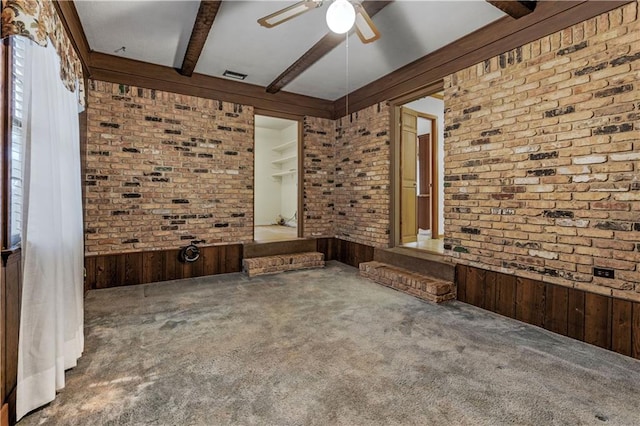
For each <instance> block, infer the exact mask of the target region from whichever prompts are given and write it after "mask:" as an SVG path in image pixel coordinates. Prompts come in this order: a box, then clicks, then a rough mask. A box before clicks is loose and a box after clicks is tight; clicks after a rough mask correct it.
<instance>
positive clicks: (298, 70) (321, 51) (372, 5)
mask: <svg viewBox="0 0 640 426" xmlns="http://www.w3.org/2000/svg"><path fill="white" fill-rule="evenodd" d="M390 3H392V1H364V2H362V6H363V7H364V10H365V11H366V12H367V14H369V16H370V17H373V16H374V15H375V14H376V13H378V12H380V11H381V10H382V9H384V8H385V6H387V5H388V4H390ZM344 40H345V36H344V35H342V34H336V33H333V32H331V31H330V32H328V33H327V34H326V35H325V36H324V37H322V38H321V39H320V40H319V41H318V42H317V43H316V44H314V45H313V46H312V47H311V48H310V49H309V50H307V51H306V52H305V53H303V54H302V56H300V57H299V58H298V59H297V60H296V61H295V62H294V63H293V64H291V65H290V66H289V67H288V68H287V69H286V70H284V71H283V72H282V73H281V74H280V75H279V76H278V77H276V78H275V80H273V81H272V82H271V83H270V84H269V85H268V86H267V89H266V90H267V93H278V92H279V91H280V90H282V89H283V88H284V87H285V86H287V85H288V84H289V83H291V82H292V81H293V80H295V79H296V77H298V76H299V75H300V74H302V73H303V72H304V71H306V70H307V69H308V68H309V67H310V66H311V65H313V64H315V63H316V62H318V61H319V60H320V59H321V58H322V57H324V56H325V55H326V54H327V53H329V52H331V51H332V50H333V49H335V48H336V47H337V46H339V45H340V43H342V42H343V41H344Z"/></svg>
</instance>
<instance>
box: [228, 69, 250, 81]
mask: <svg viewBox="0 0 640 426" xmlns="http://www.w3.org/2000/svg"><path fill="white" fill-rule="evenodd" d="M222 75H223V76H225V77H229V78H234V79H236V80H244V79H245V78H247V74H242V73H240V72H235V71H229V70H225V71H224V72H223V73H222Z"/></svg>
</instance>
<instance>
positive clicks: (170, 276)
mask: <svg viewBox="0 0 640 426" xmlns="http://www.w3.org/2000/svg"><path fill="white" fill-rule="evenodd" d="M179 254H180V251H179V250H177V249H172V250H157V251H147V252H135V253H122V254H109V255H98V256H87V257H85V260H84V264H85V270H86V276H85V290H91V289H96V288H109V287H118V286H122V285H136V284H147V283H153V282H159V281H168V280H174V279H180V278H193V277H201V276H205V275H215V274H225V273H229V272H240V271H241V270H242V245H241V244H230V245H220V246H208V247H202V248H200V258H199V259H198V260H196V261H195V262H193V263H184V262H181V261H180V259H179Z"/></svg>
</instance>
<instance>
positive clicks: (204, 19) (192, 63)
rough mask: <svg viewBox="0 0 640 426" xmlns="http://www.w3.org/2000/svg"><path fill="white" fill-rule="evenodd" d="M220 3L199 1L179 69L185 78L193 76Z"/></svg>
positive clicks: (217, 0)
mask: <svg viewBox="0 0 640 426" xmlns="http://www.w3.org/2000/svg"><path fill="white" fill-rule="evenodd" d="M221 3H222V2H221V1H219V0H206V1H205V0H201V1H200V7H199V8H198V15H197V16H196V21H195V22H194V23H193V29H192V30H191V37H190V38H189V44H188V45H187V51H186V52H185V54H184V59H183V60H182V67H180V74H182V75H185V76H187V77H191V75H193V70H194V69H195V68H196V64H197V63H198V59H200V54H202V49H203V48H204V44H205V43H206V42H207V37H209V32H210V31H211V27H212V26H213V21H215V19H216V15H217V14H218V10H220V4H221Z"/></svg>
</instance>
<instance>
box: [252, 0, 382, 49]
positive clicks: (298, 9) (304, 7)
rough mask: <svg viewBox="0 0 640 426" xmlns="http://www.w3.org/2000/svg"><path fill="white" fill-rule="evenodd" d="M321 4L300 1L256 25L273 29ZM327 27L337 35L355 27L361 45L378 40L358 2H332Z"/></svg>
mask: <svg viewBox="0 0 640 426" xmlns="http://www.w3.org/2000/svg"><path fill="white" fill-rule="evenodd" d="M323 3H324V0H302V1H300V2H298V3H295V4H293V5H291V6H289V7H285V8H284V9H281V10H278V11H277V12H274V13H272V14H271V15H267V16H264V17H262V18H260V19H258V23H259V24H260V25H262V26H263V27H266V28H273V27H275V26H276V25H280V24H282V23H284V22H287V21H288V20H290V19H293V18H295V17H296V16H300V15H302V14H303V13H305V12H308V11H310V10H312V9H317V8H319V7H321V6H322V5H323ZM354 20H355V22H354ZM327 25H329V28H330V29H331V30H332V31H333V32H335V33H338V34H344V33H346V32H348V31H349V30H350V29H351V28H352V27H353V26H354V25H355V28H356V33H357V34H358V37H359V38H360V41H362V42H363V43H371V42H373V41H376V40H377V39H379V38H380V32H379V31H378V29H377V28H376V26H375V25H374V24H373V22H372V21H371V17H370V16H369V14H368V13H367V11H366V10H365V9H364V7H363V6H362V3H361V2H360V0H334V1H333V2H332V3H331V5H330V6H329V9H328V10H327Z"/></svg>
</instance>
